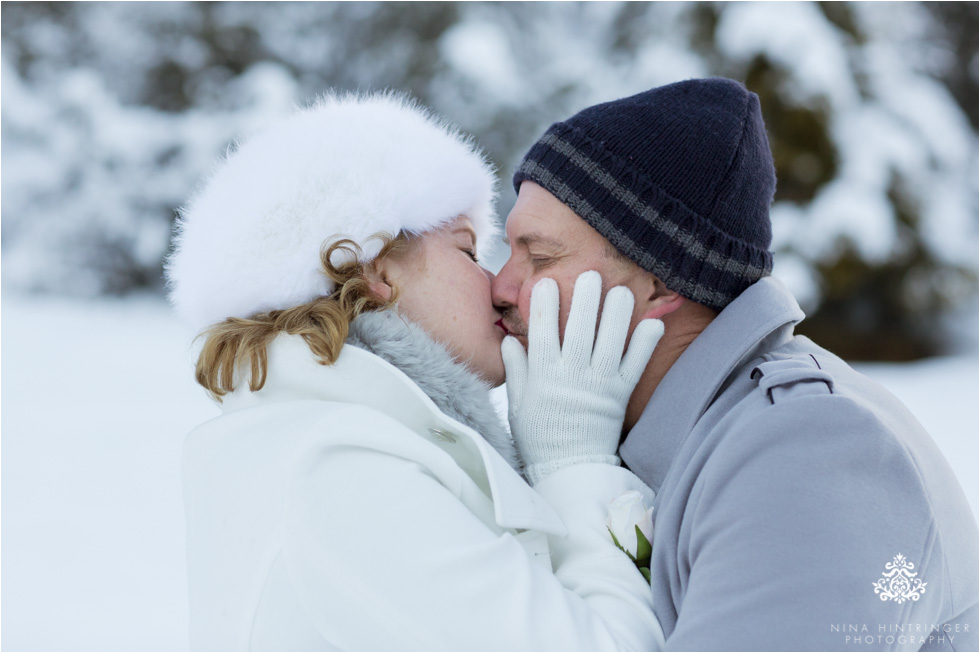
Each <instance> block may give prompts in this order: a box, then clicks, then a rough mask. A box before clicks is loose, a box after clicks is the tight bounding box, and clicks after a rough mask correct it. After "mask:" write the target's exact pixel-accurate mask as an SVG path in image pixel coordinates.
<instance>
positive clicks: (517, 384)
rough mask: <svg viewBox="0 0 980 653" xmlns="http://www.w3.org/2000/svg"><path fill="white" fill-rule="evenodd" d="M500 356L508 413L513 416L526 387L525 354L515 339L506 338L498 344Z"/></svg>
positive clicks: (512, 337) (511, 337)
mask: <svg viewBox="0 0 980 653" xmlns="http://www.w3.org/2000/svg"><path fill="white" fill-rule="evenodd" d="M500 355H501V357H502V358H503V359H504V370H506V373H507V383H506V386H507V407H508V413H510V414H513V413H514V412H516V411H517V409H518V408H519V407H520V405H521V400H522V399H523V398H524V389H525V388H526V386H527V354H525V352H524V346H523V345H521V343H520V342H519V341H518V340H517V338H515V337H514V336H507V337H506V338H504V341H503V342H502V343H500Z"/></svg>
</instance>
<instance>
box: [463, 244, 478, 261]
mask: <svg viewBox="0 0 980 653" xmlns="http://www.w3.org/2000/svg"><path fill="white" fill-rule="evenodd" d="M460 249H461V250H462V251H463V252H465V253H466V255H467V256H469V257H470V258H471V259H472V260H473V262H474V263H479V262H480V260H479V259H478V258H477V257H476V250H475V249H473V248H470V247H462V248H460Z"/></svg>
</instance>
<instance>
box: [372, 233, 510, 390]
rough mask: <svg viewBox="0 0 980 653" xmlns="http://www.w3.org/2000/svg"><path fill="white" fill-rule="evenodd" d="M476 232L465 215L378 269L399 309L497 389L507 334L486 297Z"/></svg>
mask: <svg viewBox="0 0 980 653" xmlns="http://www.w3.org/2000/svg"><path fill="white" fill-rule="evenodd" d="M475 252H476V234H475V232H474V231H473V225H472V223H471V222H470V219H469V218H467V217H460V218H457V219H456V220H455V221H454V222H451V223H450V224H448V225H446V226H444V227H442V228H440V229H435V230H433V231H429V232H426V233H425V234H424V235H422V236H421V237H419V238H418V239H417V240H416V241H415V243H414V247H410V248H409V249H408V250H407V251H406V252H404V253H401V254H395V255H392V256H389V257H388V258H386V259H385V260H384V261H382V262H381V263H380V265H379V272H380V273H381V275H382V276H383V277H384V279H385V281H386V282H387V284H388V285H390V286H393V287H395V288H397V289H398V300H397V305H398V310H399V311H400V312H401V313H402V315H404V316H405V317H407V318H408V319H410V320H412V321H413V322H415V323H416V324H418V325H419V326H421V327H422V328H423V329H425V330H426V331H427V332H428V334H429V335H430V336H432V338H433V339H434V340H436V341H437V342H440V343H442V344H443V345H445V346H446V347H447V348H448V349H449V352H450V353H451V354H452V355H453V357H454V358H455V359H456V360H457V361H459V362H462V363H467V364H468V365H469V367H470V368H471V369H472V370H473V371H474V372H476V373H477V374H479V375H480V376H481V377H483V378H484V379H485V380H487V381H489V382H490V383H492V384H493V385H494V386H498V385H500V384H502V383H503V382H504V364H503V361H502V360H501V357H500V343H501V341H503V339H504V335H506V332H505V331H504V328H503V326H502V325H501V324H500V320H501V318H502V315H501V313H500V312H499V311H497V309H495V308H494V306H493V302H492V301H491V299H490V282H491V281H492V280H493V274H492V273H491V272H489V271H488V270H485V269H484V268H483V267H481V266H480V264H479V263H477V262H476V257H475Z"/></svg>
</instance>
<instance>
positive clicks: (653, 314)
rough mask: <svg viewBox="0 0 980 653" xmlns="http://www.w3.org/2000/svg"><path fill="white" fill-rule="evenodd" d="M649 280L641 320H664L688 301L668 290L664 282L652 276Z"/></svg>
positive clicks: (646, 285)
mask: <svg viewBox="0 0 980 653" xmlns="http://www.w3.org/2000/svg"><path fill="white" fill-rule="evenodd" d="M647 279H648V281H647V283H646V284H645V288H646V290H647V292H646V293H645V296H644V299H643V306H641V310H642V311H643V313H642V315H641V319H643V320H646V319H650V318H656V319H658V320H659V319H663V317H664V316H665V315H668V314H670V313H673V312H674V311H676V310H677V309H679V308H680V307H681V306H683V305H684V303H685V302H686V301H687V299H685V298H684V297H682V296H681V294H680V293H678V292H675V291H673V290H668V288H667V286H665V285H664V283H663V281H661V280H660V279H658V278H657V277H655V276H653V275H652V274H651V275H649V276H648V277H647ZM638 299H639V298H638Z"/></svg>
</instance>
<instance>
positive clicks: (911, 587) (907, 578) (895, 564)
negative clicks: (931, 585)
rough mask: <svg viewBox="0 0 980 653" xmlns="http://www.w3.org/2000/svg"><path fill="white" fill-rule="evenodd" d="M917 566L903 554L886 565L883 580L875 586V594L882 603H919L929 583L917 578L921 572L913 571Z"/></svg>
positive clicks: (882, 573)
mask: <svg viewBox="0 0 980 653" xmlns="http://www.w3.org/2000/svg"><path fill="white" fill-rule="evenodd" d="M913 569H915V565H913V564H912V563H911V562H909V561H908V560H906V559H905V556H903V555H902V554H901V553H899V554H898V555H897V556H895V559H894V560H892V561H891V562H889V563H888V564H886V565H885V571H883V572H881V575H882V578H879V579H878V582H877V583H875V584H874V588H875V594H878V598H880V599H881V600H882V601H888V600H889V599H890V600H892V601H897V602H898V603H905V602H906V601H918V600H919V597H920V595H921V594H923V593H924V592H925V591H926V585H927V583H923V582H922V581H921V580H919V579H918V578H916V576H918V575H919V572H917V571H912V570H913Z"/></svg>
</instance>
